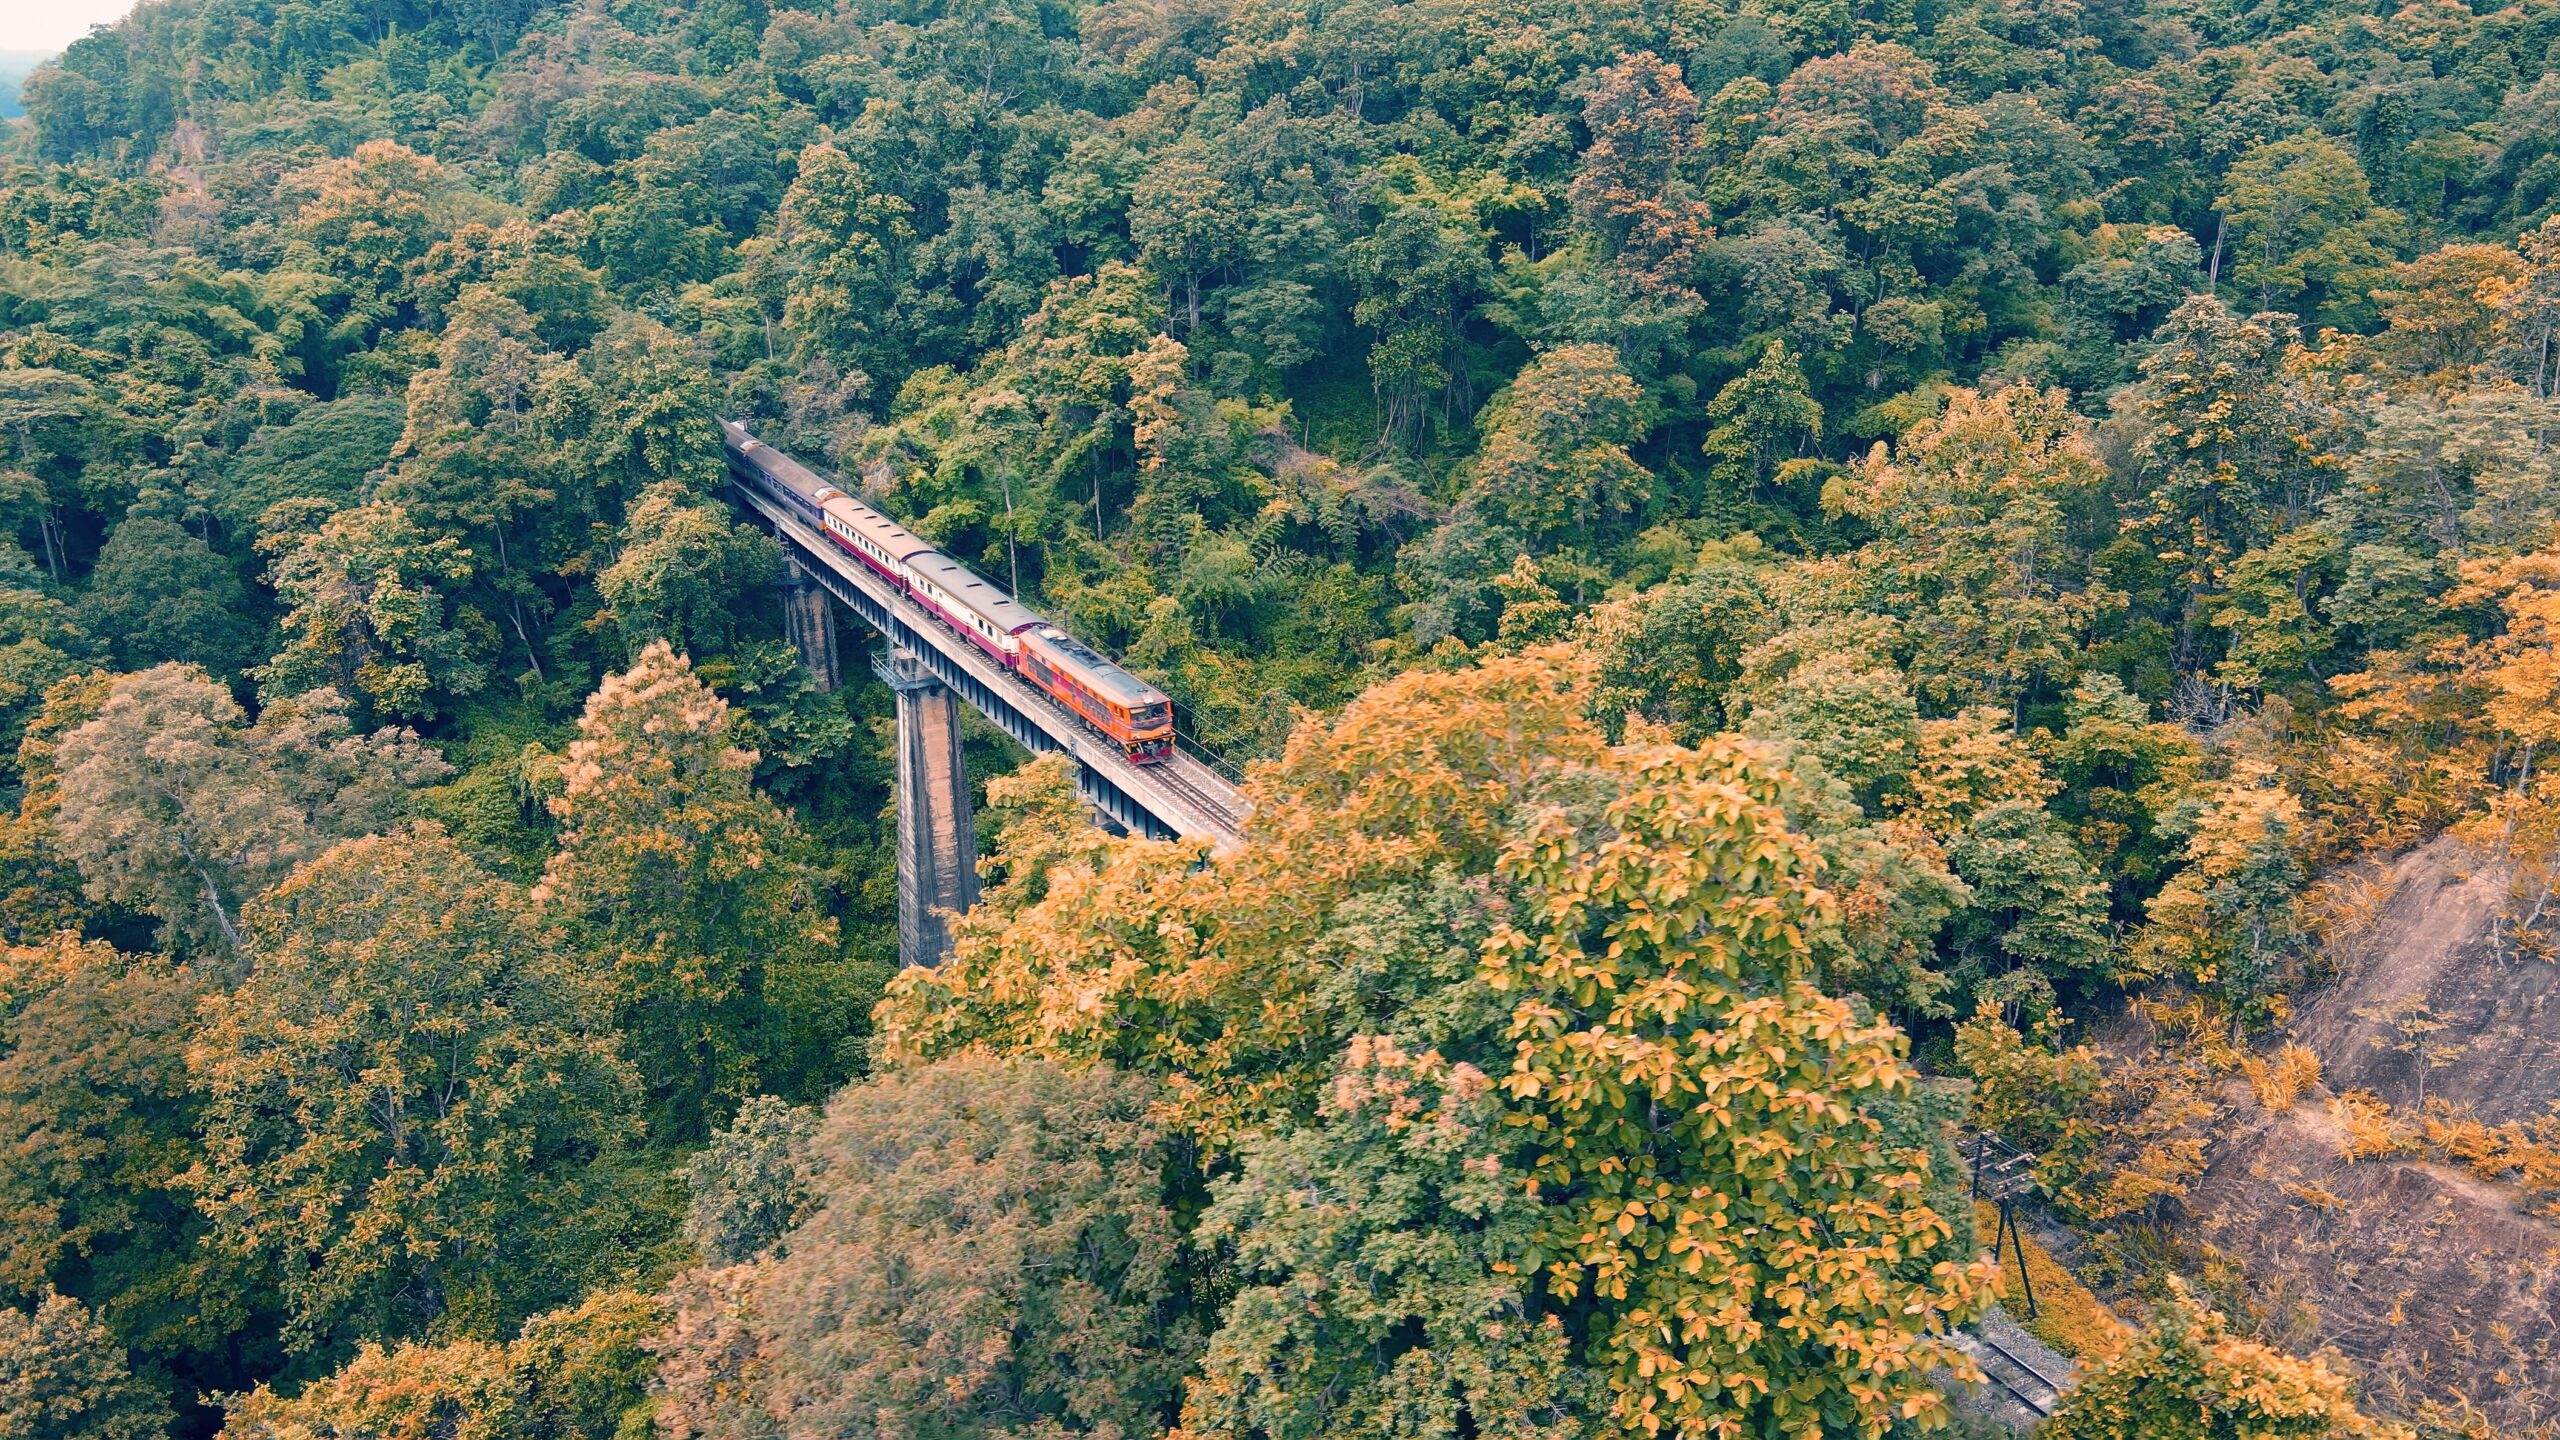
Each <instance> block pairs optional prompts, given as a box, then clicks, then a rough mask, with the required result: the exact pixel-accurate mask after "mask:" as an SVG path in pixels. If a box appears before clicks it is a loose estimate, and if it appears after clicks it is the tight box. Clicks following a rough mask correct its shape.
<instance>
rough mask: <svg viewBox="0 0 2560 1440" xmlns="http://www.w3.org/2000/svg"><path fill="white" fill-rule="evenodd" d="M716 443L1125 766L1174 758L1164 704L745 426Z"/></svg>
mask: <svg viewBox="0 0 2560 1440" xmlns="http://www.w3.org/2000/svg"><path fill="white" fill-rule="evenodd" d="M720 437H721V443H722V444H723V445H724V446H725V447H726V448H727V450H728V452H729V459H730V463H731V465H732V467H733V468H736V469H743V470H744V471H745V472H746V473H748V474H750V475H753V476H754V477H755V478H756V479H757V480H759V481H761V482H762V484H763V486H764V488H765V490H766V491H767V492H768V493H770V494H771V495H773V496H774V497H775V498H776V499H778V500H780V501H782V502H783V503H784V504H785V505H788V506H790V507H791V508H792V509H793V510H795V511H797V512H798V513H799V514H800V516H801V517H802V518H803V519H804V520H806V521H807V522H808V523H809V524H811V525H813V526H815V527H817V529H818V530H819V531H820V532H821V533H822V534H824V535H825V536H826V537H827V538H828V539H830V540H832V541H834V542H835V543H836V545H837V547H838V548H840V549H842V550H843V551H844V552H845V553H846V554H848V555H850V556H852V557H853V558H854V560H855V561H856V562H857V563H859V564H860V565H862V567H863V568H864V569H867V570H869V571H871V572H872V573H873V574H876V575H878V576H879V577H880V578H882V579H883V580H886V581H888V582H889V583H890V584H892V585H895V586H897V587H898V588H899V589H900V590H902V591H904V592H905V593H906V594H907V596H908V597H909V598H911V599H913V600H914V601H915V602H916V603H917V604H918V605H921V606H923V607H924V608H925V609H926V610H928V611H931V612H932V613H933V615H934V617H935V618H936V619H939V620H940V621H942V622H943V623H944V624H946V625H948V626H950V627H951V628H952V629H953V630H954V631H956V632H957V633H958V634H959V635H960V637H961V638H962V639H965V640H967V641H969V642H970V643H972V644H974V645H976V646H977V647H978V648H979V649H981V650H983V651H985V652H986V653H987V654H988V655H989V656H990V657H992V658H993V659H994V660H995V662H996V663H997V664H999V665H1002V666H1004V667H1005V668H1006V669H1008V670H1010V671H1012V672H1013V673H1015V674H1016V675H1019V676H1021V677H1022V679H1023V680H1024V681H1025V682H1026V683H1028V684H1029V685H1031V686H1032V688H1034V689H1036V690H1038V691H1040V693H1042V694H1044V695H1046V696H1048V697H1049V698H1050V699H1052V700H1054V701H1056V702H1057V703H1058V704H1059V705H1060V706H1062V707H1064V708H1065V709H1066V710H1067V711H1069V712H1070V713H1072V714H1073V715H1074V716H1075V717H1076V718H1077V719H1078V720H1081V721H1083V722H1084V724H1085V725H1087V726H1088V727H1090V728H1092V729H1093V730H1095V731H1097V732H1098V733H1100V734H1102V735H1104V736H1106V737H1108V738H1109V739H1110V740H1112V741H1113V742H1114V743H1116V744H1118V745H1119V747H1120V751H1121V753H1122V754H1124V755H1126V756H1128V757H1129V759H1130V760H1131V761H1132V762H1134V763H1136V764H1140V765H1152V764H1155V763H1157V762H1159V761H1162V760H1164V759H1166V758H1167V757H1169V756H1171V755H1172V754H1173V700H1172V697H1170V696H1168V695H1166V694H1165V693H1164V692H1163V691H1161V690H1159V689H1157V688H1156V687H1154V686H1153V685H1150V684H1148V683H1147V682H1145V681H1144V680H1141V679H1139V678H1138V677H1137V676H1135V675H1132V674H1130V673H1129V672H1128V671H1126V670H1123V669H1121V668H1120V667H1119V666H1117V665H1115V664H1113V663H1111V662H1110V661H1109V660H1106V659H1104V658H1103V657H1102V656H1101V655H1100V654H1098V653H1096V652H1095V651H1094V649H1093V647H1091V646H1089V645H1086V644H1085V643H1084V642H1083V641H1081V640H1078V639H1076V638H1075V637H1074V636H1072V635H1069V634H1068V633H1067V632H1066V631H1065V630H1063V629H1061V628H1059V627H1058V626H1057V625H1056V624H1054V623H1052V622H1051V621H1050V620H1049V618H1048V617H1047V616H1044V615H1042V614H1041V613H1040V612H1039V611H1037V610H1034V609H1032V608H1031V607H1030V606H1028V605H1025V604H1023V603H1022V602H1021V601H1019V600H1017V599H1015V598H1014V597H1013V596H1012V595H1010V594H1007V593H1006V592H1005V589H1004V587H1003V586H1001V585H998V584H996V583H995V582H994V581H992V580H989V579H987V578H986V577H985V576H983V575H980V574H979V573H978V572H976V571H974V570H972V569H970V568H969V567H968V566H966V565H963V564H961V563H960V562H959V561H957V560H954V559H952V558H951V557H950V556H948V555H945V554H943V553H942V552H941V551H940V550H937V549H935V548H934V547H933V546H932V545H931V544H929V543H927V542H926V540H925V539H924V537H923V536H921V535H918V534H916V533H915V532H914V531H912V530H909V529H908V528H907V527H905V526H903V525H901V524H899V523H898V522H897V521H895V520H892V519H890V518H889V517H888V516H886V515H883V514H881V513H880V512H879V511H878V510H875V509H873V508H872V507H871V506H869V505H865V504H863V503H862V502H861V501H860V500H857V499H855V498H854V497H853V496H851V495H848V494H846V493H845V492H844V491H843V490H842V489H840V488H838V487H836V486H835V485H832V484H829V483H828V482H827V481H826V480H824V479H822V478H821V477H820V476H819V475H818V474H817V472H815V471H813V470H811V469H809V468H808V467H807V466H805V465H802V464H801V463H800V462H799V461H797V460H794V459H792V458H791V457H790V456H788V455H785V454H783V453H782V452H781V451H779V450H776V449H774V448H773V447H772V446H770V445H767V444H765V443H764V442H763V441H761V440H758V439H756V438H755V437H754V436H753V435H750V434H748V433H747V429H746V427H745V426H743V425H740V424H738V423H737V422H735V421H730V420H724V421H722V422H721V423H720Z"/></svg>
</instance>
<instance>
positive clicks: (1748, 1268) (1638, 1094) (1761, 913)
mask: <svg viewBox="0 0 2560 1440" xmlns="http://www.w3.org/2000/svg"><path fill="white" fill-rule="evenodd" d="M1612 759H1613V762H1614V767H1613V768H1616V769H1618V770H1619V772H1620V774H1621V776H1622V778H1623V782H1624V784H1623V792H1622V793H1621V794H1620V795H1619V796H1618V797H1617V798H1616V799H1615V800H1614V801H1612V802H1610V803H1609V804H1608V805H1607V807H1606V808H1605V810H1603V811H1602V812H1601V813H1600V814H1599V815H1598V816H1596V817H1595V816H1591V815H1588V814H1585V815H1582V816H1576V815H1575V814H1574V813H1573V812H1572V811H1571V810H1570V809H1566V808H1563V807H1558V808H1552V809H1548V810H1546V811H1544V812H1543V813H1541V814H1539V815H1538V816H1536V817H1535V818H1534V819H1533V820H1531V821H1530V822H1529V824H1528V826H1527V828H1526V829H1525V831H1524V832H1523V833H1522V834H1521V835H1520V836H1519V837H1518V838H1517V839H1516V840H1515V841H1514V842H1513V843H1512V844H1511V846H1510V847H1509V848H1508V849H1507V850H1506V852H1505V853H1504V855H1503V858H1502V862H1501V866H1500V873H1501V875H1502V876H1503V877H1504V878H1505V879H1507V880H1509V881H1510V882H1512V884H1513V885H1514V886H1515V887H1516V889H1517V891H1518V893H1519V897H1520V902H1521V909H1520V911H1519V912H1518V914H1517V915H1516V917H1515V919H1514V920H1513V922H1512V923H1507V924H1504V925H1502V926H1501V927H1500V928H1499V929H1498V930H1497V931H1496V933H1495V934H1494V936H1493V937H1492V939H1491V941H1490V942H1489V943H1488V944H1487V946H1486V948H1485V961H1486V965H1487V967H1488V969H1489V970H1490V972H1491V978H1492V981H1493V984H1494V986H1495V988H1496V989H1498V990H1500V991H1502V992H1503V993H1505V994H1507V995H1510V996H1513V997H1516V1003H1515V1005H1514V1006H1513V1009H1512V1012H1511V1019H1510V1022H1509V1026H1508V1034H1509V1036H1510V1038H1511V1039H1512V1041H1513V1044H1514V1046H1515V1048H1514V1051H1513V1056H1512V1063H1511V1066H1510V1073H1509V1074H1508V1075H1506V1076H1505V1077H1504V1078H1503V1081H1502V1083H1503V1087H1504V1089H1505V1090H1506V1091H1507V1092H1508V1093H1509V1095H1510V1096H1511V1097H1512V1100H1513V1105H1514V1108H1513V1113H1512V1116H1511V1120H1512V1123H1513V1124H1515V1125H1517V1126H1519V1127H1521V1128H1522V1129H1523V1131H1524V1132H1525V1133H1526V1135H1527V1137H1528V1140H1527V1145H1528V1149H1529V1151H1530V1156H1531V1159H1530V1167H1531V1169H1530V1174H1531V1178H1532V1183H1533V1184H1534V1185H1535V1186H1536V1187H1537V1191H1538V1193H1539V1194H1540V1195H1541V1196H1542V1197H1544V1198H1545V1199H1546V1201H1547V1206H1548V1208H1547V1212H1546V1223H1545V1224H1544V1225H1543V1226H1542V1227H1541V1229H1540V1231H1539V1233H1538V1235H1537V1238H1536V1240H1535V1241H1534V1242H1533V1246H1532V1248H1531V1250H1530V1252H1529V1254H1528V1256H1527V1257H1526V1259H1527V1261H1528V1263H1530V1264H1532V1265H1535V1264H1539V1263H1543V1264H1544V1265H1545V1267H1546V1271H1547V1277H1548V1283H1549V1285H1550V1287H1551V1288H1552V1290H1553V1291H1554V1292H1555V1294H1557V1295H1558V1296H1559V1297H1560V1298H1564V1299H1572V1298H1575V1297H1578V1296H1581V1295H1584V1294H1586V1293H1587V1294H1588V1295H1589V1296H1591V1297H1592V1299H1593V1300H1595V1301H1596V1302H1598V1307H1599V1313H1598V1315H1597V1316H1596V1317H1595V1318H1594V1320H1593V1322H1592V1336H1591V1355H1592V1359H1593V1360H1594V1361H1595V1362H1596V1363H1597V1364H1599V1365H1601V1366H1603V1367H1604V1368H1605V1369H1606V1371H1607V1372H1608V1376H1609V1383H1610V1389H1611V1391H1612V1402H1611V1406H1610V1410H1611V1414H1612V1416H1613V1418H1614V1419H1615V1420H1616V1421H1617V1422H1618V1423H1619V1424H1620V1425H1622V1426H1624V1427H1625V1428H1627V1429H1628V1430H1630V1431H1635V1432H1639V1433H1642V1434H1647V1435H1653V1434H1658V1433H1662V1432H1664V1431H1669V1432H1672V1433H1675V1434H1679V1435H1683V1436H1715V1437H1720V1440H1723V1437H1732V1440H1739V1437H1742V1436H1746V1435H1750V1436H1760V1435H1783V1436H1789V1437H1801V1440H1817V1437H1822V1436H1832V1435H1861V1436H1869V1437H1873V1436H1880V1435H1882V1434H1884V1433H1885V1431H1886V1430H1887V1429H1888V1428H1889V1427H1890V1425H1891V1424H1892V1422H1893V1421H1894V1420H1895V1419H1897V1418H1901V1419H1914V1418H1917V1419H1930V1418H1935V1417H1937V1416H1939V1415H1940V1414H1942V1403H1941V1400H1940V1397H1939V1395H1938V1393H1937V1391H1936V1390H1935V1389H1933V1388H1932V1386H1931V1384H1930V1381H1929V1372H1930V1371H1931V1370H1933V1369H1936V1368H1938V1367H1940V1366H1947V1367H1950V1368H1953V1369H1956V1370H1958V1371H1963V1370H1964V1369H1965V1368H1966V1366H1965V1362H1964V1361H1963V1359H1962V1358H1961V1356H1960V1355H1959V1354H1958V1353H1957V1352H1956V1351H1955V1350H1954V1349H1952V1348H1951V1347H1950V1346H1948V1345H1947V1344H1945V1343H1944V1341H1943V1339H1942V1338H1941V1337H1942V1335H1943V1332H1944V1330H1945V1329H1946V1328H1947V1327H1948V1326H1949V1325H1951V1324H1952V1323H1953V1322H1954V1321H1956V1320H1959V1319H1962V1318H1965V1317H1967V1316H1969V1315H1970V1314H1971V1313H1972V1312H1973V1311H1974V1310H1976V1309H1978V1308H1979V1306H1980V1305H1981V1304H1982V1303H1983V1302H1984V1301H1986V1300H1987V1299H1988V1298H1989V1295H1990V1287H1991V1284H1992V1276H1991V1274H1990V1272H1989V1270H1988V1268H1987V1267H1986V1266H1984V1265H1982V1264H1980V1263H1979V1262H1976V1263H1973V1264H1970V1265H1968V1264H1966V1263H1963V1261H1962V1260H1961V1259H1959V1258H1958V1257H1956V1256H1954V1255H1951V1254H1949V1253H1947V1252H1948V1250H1949V1243H1948V1242H1949V1241H1950V1240H1952V1239H1953V1238H1954V1231H1953V1228H1952V1227H1951V1225H1950V1222H1949V1220H1948V1219H1947V1217H1945V1216H1942V1215H1940V1214H1939V1213H1937V1212H1936V1211H1935V1210H1933V1209H1932V1208H1930V1206H1929V1205H1928V1204H1927V1203H1926V1201H1925V1200H1924V1198H1923V1196H1922V1191H1923V1190H1924V1188H1925V1187H1926V1185H1927V1183H1928V1178H1929V1177H1928V1168H1929V1166H1928V1161H1927V1158H1926V1157H1925V1155H1923V1154H1922V1153H1920V1152H1917V1151H1902V1152H1895V1151H1893V1150H1891V1149H1889V1148H1888V1147H1887V1146H1886V1145H1885V1144H1884V1143H1883V1126H1882V1125H1881V1124H1880V1123H1879V1122H1878V1121H1877V1120H1876V1119H1875V1118H1874V1117H1873V1116H1871V1115H1870V1114H1869V1113H1868V1112H1867V1106H1868V1104H1869V1102H1871V1101H1873V1100H1875V1099H1878V1098H1880V1097H1884V1096H1889V1095H1895V1094H1898V1093H1901V1092H1904V1091H1907V1090H1908V1089H1909V1088H1910V1085H1911V1081H1912V1079H1913V1072H1912V1070H1911V1069H1910V1067H1909V1066H1908V1065H1907V1064H1906V1063H1905V1061H1904V1058H1903V1056H1904V1049H1905V1044H1904V1041H1903V1037H1902V1035H1901V1032H1899V1031H1898V1030H1896V1029H1894V1028H1893V1027H1892V1026H1891V1025H1887V1024H1879V1023H1874V1022H1869V1021H1865V1020H1862V1019H1861V1017H1860V1014H1859V1012H1858V1011H1856V1010H1855V1009H1853V1008H1852V1007H1851V1006H1850V1005H1849V1004H1848V1003H1846V1002H1844V1001H1841V1000H1838V999H1835V998H1833V997H1831V996H1829V995H1826V994H1824V993H1823V992H1822V991H1821V989H1820V988H1819V987H1818V986H1816V985H1815V984H1814V983H1813V982H1814V977H1815V973H1816V971H1815V959H1816V956H1817V955H1818V954H1820V953H1821V952H1822V951H1823V950H1824V949H1826V948H1828V947H1831V946H1836V945H1837V944H1838V943H1839V941H1838V938H1837V930H1838V920H1837V916H1836V914H1835V912H1834V903H1833V901H1832V898H1831V896H1830V894H1829V893H1828V892H1827V891H1825V890H1823V889H1822V888H1821V887H1820V885H1819V883H1818V882H1817V879H1816V872H1817V871H1818V870H1819V868H1820V864H1819V861H1818V859H1817V856H1816V852H1815V851H1814V849H1813V847H1812V845H1811V843H1810V842H1809V841H1807V840H1806V839H1805V838H1803V837H1802V836H1799V835H1795V834H1792V833H1790V832H1789V831H1788V829H1787V826H1786V822H1785V818H1784V813H1783V810H1782V809H1781V806H1782V805H1783V802H1784V799H1785V790H1786V786H1787V783H1788V782H1787V779H1786V777H1785V776H1784V775H1783V773H1781V772H1777V771H1774V770H1772V769H1770V768H1769V767H1768V766H1767V765H1766V764H1765V763H1762V761H1761V760H1760V759H1759V757H1758V756H1757V755H1755V754H1754V753H1753V752H1751V751H1749V750H1746V749H1743V748H1741V747H1739V746H1736V745H1733V744H1730V743H1726V742H1719V743H1716V744H1713V745H1711V746H1710V747H1709V748H1708V749H1706V750H1705V751H1703V752H1701V751H1691V750H1682V749H1676V748H1673V747H1668V746H1662V747H1648V748H1630V749H1627V750H1624V751H1621V752H1619V753H1618V754H1617V755H1615V756H1613V757H1612ZM1595 821H1596V823H1595Z"/></svg>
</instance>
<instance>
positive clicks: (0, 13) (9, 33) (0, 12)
mask: <svg viewBox="0 0 2560 1440" xmlns="http://www.w3.org/2000/svg"><path fill="white" fill-rule="evenodd" d="M132 8H133V0H0V50H59V49H61V48H62V47H63V46H65V45H68V44H70V43H71V42H72V41H74V40H77V39H79V38H80V37H81V36H83V35H86V34H88V33H89V27H90V26H92V25H106V24H110V23H112V22H114V21H117V20H121V19H123V18H124V13H125V12H126V11H128V10H131V9H132Z"/></svg>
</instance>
